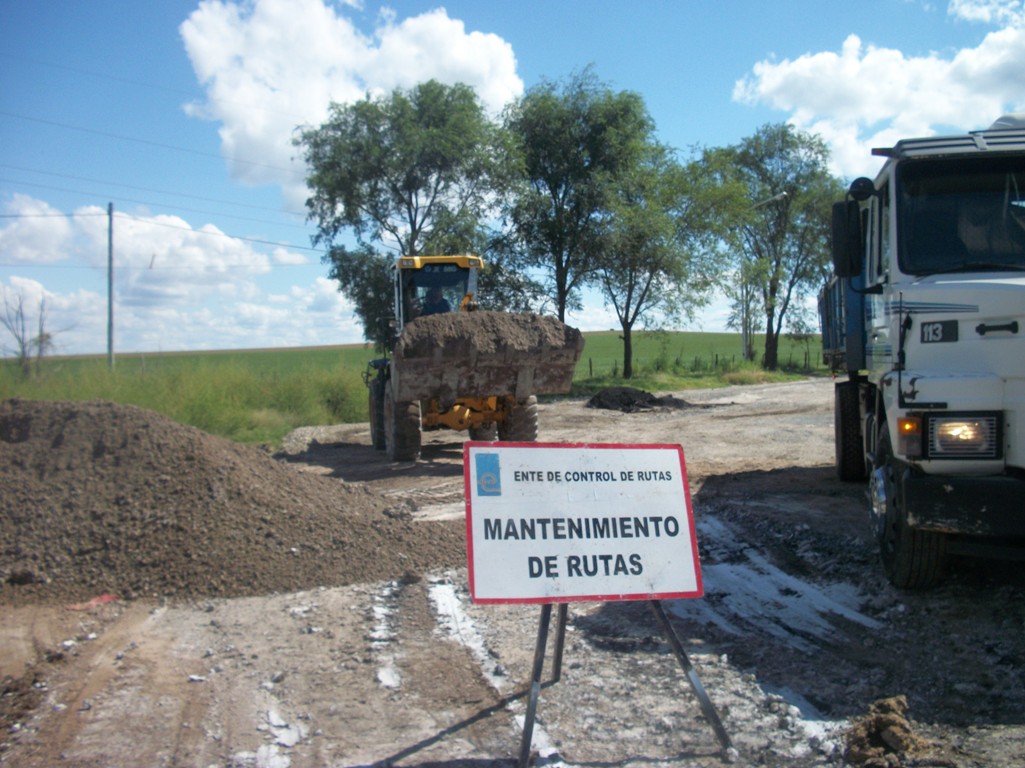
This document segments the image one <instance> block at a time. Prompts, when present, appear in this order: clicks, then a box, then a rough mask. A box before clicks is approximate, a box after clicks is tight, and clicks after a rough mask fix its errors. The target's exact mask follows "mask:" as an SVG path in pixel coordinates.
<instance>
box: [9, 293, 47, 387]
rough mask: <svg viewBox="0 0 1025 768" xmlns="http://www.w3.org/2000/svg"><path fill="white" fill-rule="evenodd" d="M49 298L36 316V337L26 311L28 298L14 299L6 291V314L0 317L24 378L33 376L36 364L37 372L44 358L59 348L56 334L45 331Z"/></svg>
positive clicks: (17, 296)
mask: <svg viewBox="0 0 1025 768" xmlns="http://www.w3.org/2000/svg"><path fill="white" fill-rule="evenodd" d="M46 320H47V317H46V297H45V296H41V297H40V298H39V311H38V312H37V313H36V324H35V325H36V327H35V333H34V334H33V329H32V324H31V323H30V322H29V318H28V312H27V311H26V308H25V297H24V295H22V294H20V293H18V294H15V295H14V297H13V298H12V297H11V296H9V295H8V293H7V291H6V290H4V313H3V315H2V316H0V325H3V327H4V328H6V329H7V332H8V333H9V334H10V335H11V338H12V339H13V340H14V350H13V351H14V355H15V359H16V360H17V361H18V367H19V368H20V369H21V373H22V376H24V377H25V378H26V379H27V378H29V377H31V376H32V367H33V363H34V364H35V368H36V370H37V371H38V370H39V367H40V365H41V364H42V361H43V357H44V356H45V355H47V354H49V353H50V352H52V351H53V349H54V347H55V346H56V342H55V340H54V334H53V333H52V332H50V331H47V330H46Z"/></svg>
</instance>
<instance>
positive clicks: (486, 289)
mask: <svg viewBox="0 0 1025 768" xmlns="http://www.w3.org/2000/svg"><path fill="white" fill-rule="evenodd" d="M294 141H295V145H296V146H297V147H299V148H300V149H301V151H302V153H303V156H304V158H305V161H306V163H307V168H308V178H307V183H308V186H309V188H310V190H311V196H310V198H309V199H308V200H307V209H308V215H309V219H310V220H311V221H312V222H314V223H315V225H316V234H315V236H314V238H313V241H314V244H315V245H320V246H324V247H326V249H327V250H326V254H325V257H324V260H325V262H326V263H327V264H328V265H329V267H330V275H331V277H332V278H333V279H335V280H337V281H338V284H339V290H340V291H342V293H343V294H344V295H345V296H346V297H347V298H348V299H349V300H350V301H351V302H352V303H353V305H354V307H355V312H356V315H357V316H358V317H359V319H360V320H361V322H362V325H363V329H364V336H365V338H366V339H367V340H368V341H371V342H373V343H374V344H375V345H377V346H379V347H381V348H387V347H389V346H390V344H391V343H393V340H394V329H393V328H392V327H391V326H390V325H389V322H388V321H389V319H390V317H391V314H392V312H391V302H392V288H391V281H390V266H391V264H392V263H393V261H394V259H395V258H396V257H398V256H404V255H422V254H429V253H430V254H433V253H439V254H444V253H453V254H455V253H476V254H480V255H482V256H484V257H485V259H486V261H487V264H488V266H487V269H486V270H485V271H484V273H483V274H482V275H481V277H480V292H481V295H482V299H481V300H482V304H483V305H484V306H487V307H489V308H493V309H505V310H510V311H535V312H550V313H554V314H556V315H557V316H558V317H559V319H560V320H565V318H566V313H567V312H568V311H570V310H573V309H577V308H579V307H580V306H581V301H582V299H581V294H582V291H583V290H584V289H585V288H588V287H594V288H598V289H599V290H600V292H601V294H602V296H603V297H604V300H605V301H606V303H607V305H608V306H610V307H611V308H612V309H613V311H614V313H615V316H616V318H617V319H618V322H619V325H620V328H621V331H622V339H623V375H624V377H626V378H629V377H630V375H631V373H632V362H633V361H632V357H633V355H632V347H631V334H632V332H633V330H634V329H635V328H641V327H645V328H651V327H656V326H668V325H671V324H673V323H677V322H679V321H681V320H684V319H693V318H694V317H695V316H696V314H697V313H698V312H699V311H700V309H701V308H702V307H704V306H706V305H707V303H708V301H709V299H710V296H711V295H712V292H713V290H714V289H715V288H719V289H720V290H722V291H723V292H725V294H726V295H727V296H728V297H729V299H730V300H731V307H732V313H731V317H730V320H729V325H730V327H733V328H736V329H738V330H744V331H747V332H748V333H746V334H745V338H746V339H750V338H751V332H754V331H764V332H765V348H764V351H763V358H762V360H763V365H764V366H765V367H766V368H769V369H775V368H776V366H777V363H778V359H777V350H778V343H779V337H780V335H781V334H782V333H783V332H784V331H785V330H786V329H787V328H789V329H792V330H795V331H805V330H807V328H808V325H809V320H808V318H807V317H805V312H804V308H803V304H802V301H801V300H802V299H803V298H804V297H805V296H806V295H808V293H809V292H814V291H817V290H818V287H819V286H820V285H821V284H822V282H823V281H824V279H825V277H826V275H827V273H828V270H829V267H828V262H829V258H828V253H829V220H830V216H829V211H830V204H831V202H832V201H833V200H836V199H839V198H841V197H842V196H843V185H842V183H841V182H840V181H839V180H838V179H835V178H834V177H832V176H831V175H830V173H829V171H828V169H827V162H828V151H827V149H826V146H825V144H824V142H823V141H822V140H821V139H820V138H818V137H817V136H814V135H809V134H806V133H802V132H800V131H798V130H796V129H795V128H793V127H792V126H790V125H787V124H784V123H780V124H769V125H765V126H763V127H761V128H759V129H758V130H757V131H756V132H755V133H754V134H753V135H752V136H750V137H748V138H746V139H744V140H742V141H741V142H740V143H739V144H737V145H735V146H727V147H720V148H705V149H701V150H694V151H693V152H692V156H691V157H689V158H681V156H680V153H679V152H678V151H677V150H675V149H673V148H671V147H668V146H666V145H665V144H663V143H661V142H660V141H659V140H658V139H657V136H656V126H655V123H654V121H653V119H652V118H651V116H650V114H649V113H648V110H647V108H646V106H645V103H644V100H643V98H642V97H641V96H640V95H639V94H637V93H634V92H631V91H614V90H613V89H611V88H610V87H609V86H608V85H607V84H605V83H603V82H602V81H600V80H599V79H598V77H597V76H596V75H595V74H594V72H593V71H592V70H591V69H586V70H584V71H582V72H579V73H576V74H573V75H571V76H569V77H568V78H566V79H565V80H563V81H561V82H555V81H547V80H546V81H542V82H541V83H539V84H538V85H536V86H534V87H533V88H531V89H529V90H528V91H527V92H525V93H524V95H523V96H522V97H521V98H519V99H517V100H516V101H515V102H513V103H512V104H510V105H508V106H507V107H506V109H505V110H504V111H503V112H502V113H501V114H500V115H499V116H497V117H491V116H489V115H488V114H487V112H486V110H485V108H484V106H483V104H482V102H481V101H480V99H479V98H478V97H477V95H476V93H475V92H474V91H473V89H472V88H470V87H469V86H466V85H461V84H456V85H445V84H442V83H439V82H437V81H435V80H431V81H428V82H424V83H421V84H418V85H416V86H414V87H412V88H410V89H395V90H394V91H392V92H390V93H388V94H385V95H381V96H371V95H367V96H366V97H365V98H364V99H362V100H360V101H357V102H354V103H349V104H332V105H331V107H330V112H329V116H328V119H327V120H326V121H325V122H324V123H323V124H321V125H319V126H316V127H311V126H308V127H304V128H300V129H299V130H298V132H297V135H296V138H295V140H294ZM745 356H746V357H751V358H753V356H754V350H753V349H752V348H750V347H748V348H747V349H745Z"/></svg>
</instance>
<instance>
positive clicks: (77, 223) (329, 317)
mask: <svg viewBox="0 0 1025 768" xmlns="http://www.w3.org/2000/svg"><path fill="white" fill-rule="evenodd" d="M11 209H12V210H16V211H17V212H18V213H19V216H21V217H22V218H16V219H12V223H11V224H9V225H7V226H6V227H4V228H3V229H0V243H2V244H3V251H4V253H5V254H7V255H10V254H17V255H18V259H19V261H22V262H24V264H25V265H26V266H31V265H33V264H37V263H42V262H44V261H47V260H48V258H49V255H50V254H52V253H53V252H54V250H53V248H51V247H49V246H48V245H47V243H48V242H51V241H53V240H54V238H56V235H51V236H50V237H49V238H47V237H44V235H45V234H46V232H47V231H49V232H58V233H60V242H61V244H62V247H61V249H60V253H61V258H62V259H64V261H65V262H66V263H65V264H63V265H62V268H61V269H59V270H56V269H49V270H47V271H46V272H44V273H43V277H42V279H43V280H46V281H47V282H46V284H44V283H43V282H40V281H39V280H34V279H31V278H29V277H26V276H11V277H10V278H9V281H8V284H6V285H4V284H2V283H0V288H2V289H3V293H4V294H6V295H9V296H11V297H12V299H13V298H14V297H17V296H21V297H23V300H24V302H25V307H26V308H30V309H31V312H32V314H31V317H32V318H35V317H36V314H35V313H36V312H37V310H38V306H39V302H40V300H41V299H45V305H46V312H47V327H48V328H50V329H53V330H54V331H57V332H58V333H57V343H58V350H57V351H59V352H68V353H100V352H103V351H105V350H106V345H107V296H106V269H107V245H108V235H107V222H108V219H107V212H106V209H103V208H100V207H96V206H86V207H82V208H79V209H77V210H76V211H74V213H73V214H71V215H68V216H65V215H62V214H61V213H60V212H58V211H56V210H55V209H52V208H50V207H48V206H47V205H46V204H45V203H42V202H41V201H38V200H34V199H32V198H30V197H27V196H20V197H19V198H18V199H17V200H16V201H14V202H13V203H12V207H11ZM33 212H36V213H39V214H45V218H43V219H41V220H43V221H45V222H47V224H46V228H45V229H41V228H37V227H33V226H25V223H26V222H27V223H29V224H31V223H32V222H34V221H36V219H35V218H24V216H27V215H30V214H32V213H33ZM113 243H114V284H115V290H114V297H115V309H114V315H115V320H114V322H115V347H116V350H117V351H138V350H151V351H160V350H163V351H170V350H179V349H228V348H245V347H274V346H287V345H306V344H341V343H353V342H358V341H360V340H361V339H362V333H361V330H360V328H359V326H358V325H357V324H356V322H355V321H354V319H353V310H352V306H351V304H349V303H348V302H347V301H346V300H345V299H344V297H343V296H342V295H341V294H340V293H339V292H338V290H337V284H336V283H335V282H334V281H332V280H329V279H327V278H326V277H320V276H317V277H314V278H312V282H310V283H309V284H306V285H301V284H300V285H292V286H289V285H288V283H287V282H285V281H286V280H288V279H289V278H290V277H292V276H293V275H295V274H297V273H296V269H295V268H297V267H301V266H302V265H304V264H306V263H307V262H308V259H307V258H306V257H305V256H303V255H301V254H296V253H294V252H291V251H288V250H287V249H285V248H278V249H275V251H274V253H273V254H272V255H271V256H268V255H266V254H263V253H260V252H258V251H256V250H254V248H253V246H252V244H250V243H249V242H247V241H244V240H239V239H237V238H232V237H228V236H226V235H224V233H223V232H221V230H219V229H218V228H217V227H215V226H213V225H209V224H207V225H203V226H198V227H197V226H193V225H191V224H190V223H189V222H188V221H186V220H185V219H182V218H180V217H178V216H169V215H150V214H140V213H129V212H126V211H119V212H115V217H114V237H113ZM299 273H300V274H303V277H302V278H300V279H302V280H306V279H309V278H307V277H306V275H307V274H308V270H301V269H300V270H299ZM265 283H268V284H271V283H272V284H273V293H271V292H270V291H268V288H267V285H265ZM33 322H34V320H33ZM3 346H5V344H4V342H3V341H2V340H0V347H3Z"/></svg>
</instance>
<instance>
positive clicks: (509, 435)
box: [498, 395, 537, 443]
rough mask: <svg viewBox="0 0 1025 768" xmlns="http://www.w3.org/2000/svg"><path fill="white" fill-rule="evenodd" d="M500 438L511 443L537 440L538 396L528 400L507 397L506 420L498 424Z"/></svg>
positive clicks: (532, 396)
mask: <svg viewBox="0 0 1025 768" xmlns="http://www.w3.org/2000/svg"><path fill="white" fill-rule="evenodd" d="M498 439H499V440H504V441H506V442H509V443H533V442H536V441H537V396H536V395H531V396H530V397H528V398H527V399H526V400H517V399H516V398H515V397H507V398H506V399H505V420H504V421H502V422H501V423H500V424H499V425H498Z"/></svg>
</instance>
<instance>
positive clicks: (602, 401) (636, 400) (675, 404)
mask: <svg viewBox="0 0 1025 768" xmlns="http://www.w3.org/2000/svg"><path fill="white" fill-rule="evenodd" d="M587 407H588V408H604V409H605V410H609V411H622V412H623V413H637V412H638V411H650V410H653V409H655V408H690V407H693V406H691V404H690V403H688V402H687V401H686V400H680V399H679V398H677V397H673V396H672V395H665V396H663V397H655V395H653V394H651V393H650V392H645V391H644V390H641V389H636V388H634V387H608V388H606V389H603V390H602V391H601V392H598V393H597V394H596V395H594V396H593V397H592V398H591V399H590V400H588V401H587Z"/></svg>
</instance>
